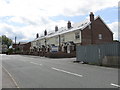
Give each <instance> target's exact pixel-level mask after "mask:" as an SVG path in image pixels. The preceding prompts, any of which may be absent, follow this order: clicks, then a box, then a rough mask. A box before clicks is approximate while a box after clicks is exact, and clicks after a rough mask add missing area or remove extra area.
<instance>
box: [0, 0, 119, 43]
mask: <svg viewBox="0 0 120 90" xmlns="http://www.w3.org/2000/svg"><path fill="white" fill-rule="evenodd" d="M118 2H119V0H0V36H1V35H6V36H7V37H9V38H11V39H12V40H13V41H14V38H15V36H16V37H17V42H28V41H32V40H34V39H35V38H36V34H37V33H39V36H42V35H43V34H44V30H47V31H48V32H52V31H53V30H54V28H55V26H56V25H57V26H58V27H59V28H60V27H64V26H66V25H67V22H68V21H69V20H70V21H71V22H72V24H74V23H77V22H81V21H83V20H85V19H88V18H89V13H90V12H93V13H94V15H95V16H98V15H99V16H100V17H101V18H102V19H103V20H104V22H105V23H106V24H107V25H108V27H109V28H110V29H111V31H112V32H113V33H114V40H120V37H118V34H119V36H120V32H119V33H118Z"/></svg>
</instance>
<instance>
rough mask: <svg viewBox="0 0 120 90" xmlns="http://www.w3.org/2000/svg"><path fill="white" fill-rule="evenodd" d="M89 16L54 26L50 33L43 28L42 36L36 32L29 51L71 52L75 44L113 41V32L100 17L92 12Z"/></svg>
mask: <svg viewBox="0 0 120 90" xmlns="http://www.w3.org/2000/svg"><path fill="white" fill-rule="evenodd" d="M89 17H90V18H89V19H87V20H85V21H83V22H80V23H75V24H71V22H70V21H68V23H67V25H66V27H61V28H58V26H55V30H54V32H52V33H47V30H45V32H44V36H42V37H39V34H37V35H36V39H35V40H34V41H32V42H31V48H30V49H31V51H38V52H39V51H43V50H45V51H46V52H52V51H56V52H58V51H61V52H65V53H72V52H74V51H75V49H76V48H75V46H76V45H88V44H102V43H107V42H113V33H112V31H111V30H110V29H109V27H108V26H107V25H106V24H105V22H104V21H103V20H102V19H101V17H100V16H97V17H94V14H93V12H91V13H90V15H89ZM43 48H45V49H43Z"/></svg>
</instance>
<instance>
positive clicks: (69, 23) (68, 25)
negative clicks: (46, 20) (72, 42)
mask: <svg viewBox="0 0 120 90" xmlns="http://www.w3.org/2000/svg"><path fill="white" fill-rule="evenodd" d="M67 28H68V29H70V28H71V22H70V21H68V23H67Z"/></svg>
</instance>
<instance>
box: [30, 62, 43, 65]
mask: <svg viewBox="0 0 120 90" xmlns="http://www.w3.org/2000/svg"><path fill="white" fill-rule="evenodd" d="M30 63H32V64H35V65H40V66H42V64H38V63H34V62H30Z"/></svg>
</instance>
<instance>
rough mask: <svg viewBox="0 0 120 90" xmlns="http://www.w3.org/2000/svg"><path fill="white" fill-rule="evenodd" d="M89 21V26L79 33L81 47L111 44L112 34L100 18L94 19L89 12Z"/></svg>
mask: <svg viewBox="0 0 120 90" xmlns="http://www.w3.org/2000/svg"><path fill="white" fill-rule="evenodd" d="M90 21H91V23H90V24H89V26H87V27H86V28H84V29H83V30H82V31H81V37H82V43H81V44H82V45H87V44H101V43H107V42H113V33H112V31H111V30H110V29H109V27H108V26H107V25H106V24H105V23H104V21H103V20H102V19H101V17H100V16H98V17H97V18H96V19H94V14H93V13H92V12H91V13H90Z"/></svg>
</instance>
